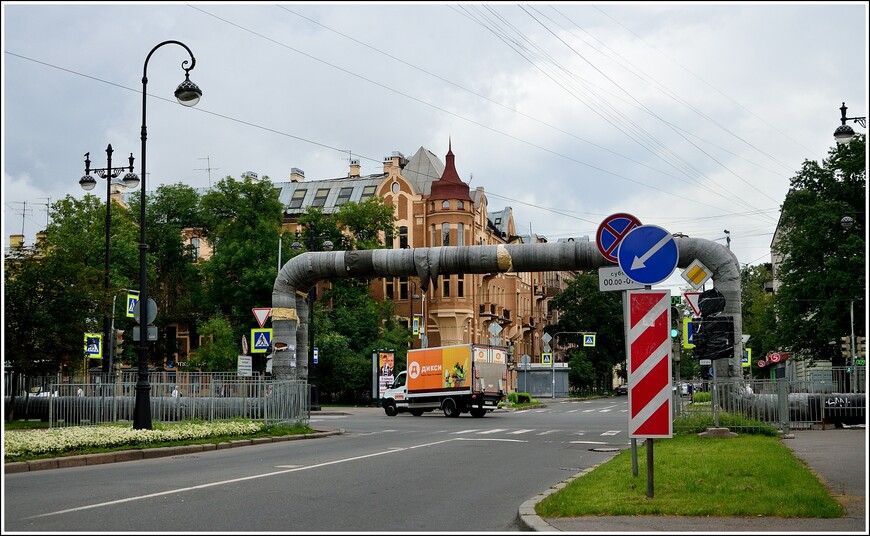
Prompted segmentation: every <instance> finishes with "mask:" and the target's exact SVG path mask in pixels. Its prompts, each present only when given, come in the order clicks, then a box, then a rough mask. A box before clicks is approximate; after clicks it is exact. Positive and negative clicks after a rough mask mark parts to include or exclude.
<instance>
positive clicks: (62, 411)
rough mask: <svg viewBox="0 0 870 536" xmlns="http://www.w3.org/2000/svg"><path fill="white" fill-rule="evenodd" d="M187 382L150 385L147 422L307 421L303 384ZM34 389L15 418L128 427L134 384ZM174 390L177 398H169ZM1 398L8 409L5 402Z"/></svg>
mask: <svg viewBox="0 0 870 536" xmlns="http://www.w3.org/2000/svg"><path fill="white" fill-rule="evenodd" d="M125 379H126V378H125ZM155 379H159V375H158V376H156V377H155ZM175 379H176V380H178V378H175ZM185 379H187V378H185ZM191 379H192V380H194V381H192V382H191V383H183V382H179V381H176V382H174V383H160V382H153V383H151V385H150V387H151V394H150V405H151V419H152V421H163V422H166V421H193V420H202V421H218V420H229V419H253V420H263V421H264V422H266V423H267V424H275V423H287V424H293V423H303V422H308V421H309V419H310V392H309V386H308V384H307V382H304V381H289V380H282V381H279V380H272V379H265V378H262V377H245V376H241V377H237V376H236V375H235V374H225V373H217V374H209V373H199V374H197V375H195V376H194V377H193V378H191ZM119 380H120V378H119ZM41 381H42V380H40V382H41ZM25 383H26V382H25ZM30 383H31V384H33V383H35V382H30ZM39 385H40V389H39V390H38V392H35V393H34V392H30V391H24V393H23V394H22V393H21V391H19V392H18V395H17V398H16V415H21V413H23V414H24V416H25V418H30V419H34V418H35V419H39V420H47V421H48V423H49V426H50V427H56V426H86V425H96V424H99V423H105V422H132V421H133V415H134V411H135V402H136V381H116V382H115V383H112V384H106V383H49V384H47V386H46V384H44V383H40V384H39ZM176 389H177V392H178V396H173V391H175V390H176ZM5 398H6V403H7V404H9V403H10V398H11V397H9V396H6V397H5ZM19 412H21V413H19Z"/></svg>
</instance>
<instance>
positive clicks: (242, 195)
mask: <svg viewBox="0 0 870 536" xmlns="http://www.w3.org/2000/svg"><path fill="white" fill-rule="evenodd" d="M200 214H201V217H202V220H203V231H204V234H205V237H206V238H207V239H208V241H209V243H210V244H212V246H213V252H212V256H211V258H209V259H208V260H207V261H204V262H203V263H202V267H201V269H202V276H203V281H202V284H203V288H204V297H203V300H204V301H203V303H204V306H203V309H204V311H205V312H211V311H221V312H222V313H224V315H226V316H227V317H228V319H229V321H230V322H231V324H232V325H233V326H236V331H237V333H236V334H237V335H238V336H241V335H242V334H243V333H244V331H245V327H244V326H246V325H247V324H248V323H249V322H250V317H251V309H253V308H255V307H263V306H265V305H266V304H269V303H271V302H272V288H273V286H274V285H275V276H276V267H275V259H277V256H278V239H279V230H280V226H281V220H282V215H283V205H282V204H281V202H280V201H279V200H278V190H277V189H275V188H274V187H273V186H272V183H271V181H270V180H269V179H268V177H263V178H262V179H261V180H259V181H236V180H234V179H233V178H232V177H227V178H225V179H223V180H222V181H220V182H219V183H218V184H217V185H216V186H215V187H214V188H213V189H212V190H210V191H209V192H208V193H206V194H205V195H203V196H202V202H201V211H200Z"/></svg>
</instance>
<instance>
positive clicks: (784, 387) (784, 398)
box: [776, 377, 790, 435]
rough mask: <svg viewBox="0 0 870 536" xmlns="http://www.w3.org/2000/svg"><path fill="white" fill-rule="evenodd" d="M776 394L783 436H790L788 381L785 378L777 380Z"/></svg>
mask: <svg viewBox="0 0 870 536" xmlns="http://www.w3.org/2000/svg"><path fill="white" fill-rule="evenodd" d="M776 393H777V400H778V402H779V422H780V425H781V427H782V431H783V434H785V435H788V434H789V420H790V415H789V412H788V380H786V379H785V377H783V378H777V382H776Z"/></svg>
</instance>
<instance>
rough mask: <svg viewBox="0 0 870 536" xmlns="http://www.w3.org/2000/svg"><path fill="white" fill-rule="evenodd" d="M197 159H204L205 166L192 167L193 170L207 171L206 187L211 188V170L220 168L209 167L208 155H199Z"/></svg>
mask: <svg viewBox="0 0 870 536" xmlns="http://www.w3.org/2000/svg"><path fill="white" fill-rule="evenodd" d="M199 160H205V161H206V163H205V165H206V167H204V168H198V169H194V171H208V188H209V190H211V170H213V169H214V170H218V169H220V168H213V167H211V159H210V158H209V157H208V156H203V157H200V158H199Z"/></svg>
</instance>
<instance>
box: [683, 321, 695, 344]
mask: <svg viewBox="0 0 870 536" xmlns="http://www.w3.org/2000/svg"><path fill="white" fill-rule="evenodd" d="M691 339H692V319H691V318H683V348H694V347H695V345H694V344H692V343H691V342H690V341H691Z"/></svg>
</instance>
